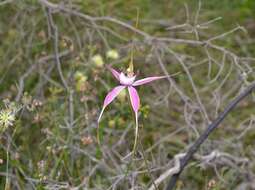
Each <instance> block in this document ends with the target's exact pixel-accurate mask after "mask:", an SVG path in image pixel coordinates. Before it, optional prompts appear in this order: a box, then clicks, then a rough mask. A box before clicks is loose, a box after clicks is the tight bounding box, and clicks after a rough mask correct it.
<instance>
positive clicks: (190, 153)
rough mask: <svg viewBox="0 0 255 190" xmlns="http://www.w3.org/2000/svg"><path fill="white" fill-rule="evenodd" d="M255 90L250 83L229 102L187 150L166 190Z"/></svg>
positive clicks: (171, 186) (171, 187)
mask: <svg viewBox="0 0 255 190" xmlns="http://www.w3.org/2000/svg"><path fill="white" fill-rule="evenodd" d="M254 89H255V82H254V83H252V84H251V85H250V86H249V87H247V89H246V90H245V91H244V92H243V93H241V94H240V95H239V96H237V97H236V98H235V99H234V100H233V101H231V102H230V103H229V104H228V105H227V107H226V108H225V110H224V111H223V112H222V113H221V114H220V115H219V116H218V118H216V119H215V120H214V121H213V122H212V123H211V124H210V125H209V126H208V128H207V129H206V130H205V131H204V133H203V134H202V135H200V137H199V138H198V139H197V140H196V141H195V143H194V144H193V145H192V146H191V147H190V148H189V149H188V151H187V153H186V155H185V156H184V157H183V158H182V159H181V165H180V170H179V172H178V173H176V174H174V175H172V177H171V179H170V181H169V183H168V186H167V188H166V190H172V189H173V188H174V187H175V184H176V182H177V180H178V178H179V176H180V174H181V173H182V171H183V169H184V168H185V166H186V165H187V164H188V162H189V161H190V160H191V159H192V157H193V155H194V153H195V152H196V151H197V150H198V148H199V147H200V145H201V144H202V143H203V142H204V141H205V140H206V139H207V138H208V136H209V135H210V134H211V133H212V132H213V130H214V129H216V128H217V127H218V126H219V125H220V123H221V122H222V121H223V120H224V119H225V117H226V116H227V115H228V113H229V112H231V111H232V110H233V109H234V108H235V106H236V105H237V104H238V103H239V102H240V101H242V100H243V99H244V98H245V97H246V96H248V95H249V94H250V93H251V92H252V91H253V90H254Z"/></svg>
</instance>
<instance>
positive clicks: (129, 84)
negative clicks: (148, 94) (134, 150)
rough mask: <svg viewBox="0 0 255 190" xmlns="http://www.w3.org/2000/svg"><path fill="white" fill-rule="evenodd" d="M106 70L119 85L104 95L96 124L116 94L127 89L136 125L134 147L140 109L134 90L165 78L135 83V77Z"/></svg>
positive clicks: (141, 80)
mask: <svg viewBox="0 0 255 190" xmlns="http://www.w3.org/2000/svg"><path fill="white" fill-rule="evenodd" d="M108 69H109V70H110V71H111V73H112V75H113V76H114V77H115V78H116V79H117V80H118V81H119V83H120V85H118V86H116V87H115V88H113V89H112V90H111V91H110V92H109V93H108V94H107V95H106V97H105V99H104V105H103V108H102V110H101V113H100V115H99V118H98V123H99V122H100V119H101V117H102V115H103V112H104V110H105V108H106V107H107V106H108V105H109V104H110V103H111V102H112V101H113V100H114V99H115V98H116V97H117V96H118V94H119V93H120V92H121V91H122V90H124V89H125V88H127V89H128V92H129V97H130V102H131V106H132V109H133V111H134V113H135V123H136V132H135V134H136V139H135V145H136V141H137V136H138V110H139V107H140V98H139V95H138V92H137V90H136V89H135V87H136V86H140V85H144V84H147V83H150V82H152V81H154V80H158V79H163V78H167V76H152V77H147V78H144V79H140V80H137V81H136V80H135V79H136V76H135V75H125V74H124V73H123V72H121V73H120V72H118V71H117V70H115V69H113V68H111V67H108Z"/></svg>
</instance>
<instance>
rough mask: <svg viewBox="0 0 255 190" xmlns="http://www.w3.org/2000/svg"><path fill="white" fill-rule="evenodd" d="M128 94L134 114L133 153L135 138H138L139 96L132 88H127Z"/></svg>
mask: <svg viewBox="0 0 255 190" xmlns="http://www.w3.org/2000/svg"><path fill="white" fill-rule="evenodd" d="M128 92H129V96H130V101H131V105H132V108H133V111H134V113H135V143H134V148H133V151H134V150H135V148H136V144H137V138H138V110H139V107H140V98H139V95H138V93H137V91H136V89H135V88H134V87H132V86H129V87H128Z"/></svg>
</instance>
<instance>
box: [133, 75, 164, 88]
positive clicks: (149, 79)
mask: <svg viewBox="0 0 255 190" xmlns="http://www.w3.org/2000/svg"><path fill="white" fill-rule="evenodd" d="M163 78H167V76H155V77H147V78H144V79H141V80H137V81H135V82H134V83H133V85H132V86H140V85H143V84H147V83H150V82H152V81H154V80H158V79H163Z"/></svg>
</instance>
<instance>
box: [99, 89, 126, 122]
mask: <svg viewBox="0 0 255 190" xmlns="http://www.w3.org/2000/svg"><path fill="white" fill-rule="evenodd" d="M124 88H126V87H125V86H117V87H115V88H113V89H112V90H111V91H110V92H109V93H108V94H107V95H106V97H105V99H104V105H103V108H102V110H101V113H100V115H99V117H98V120H97V121H98V123H99V121H100V119H101V117H102V115H103V112H104V110H105V108H106V106H108V105H109V104H110V103H111V102H112V101H113V100H114V99H115V98H116V97H117V96H118V94H119V93H120V92H121V91H122V90H123V89H124Z"/></svg>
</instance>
